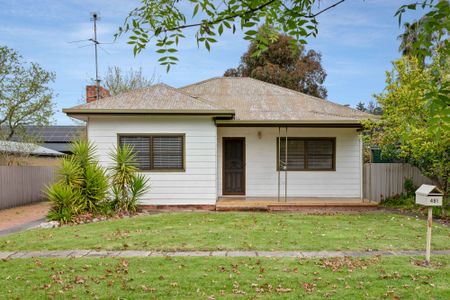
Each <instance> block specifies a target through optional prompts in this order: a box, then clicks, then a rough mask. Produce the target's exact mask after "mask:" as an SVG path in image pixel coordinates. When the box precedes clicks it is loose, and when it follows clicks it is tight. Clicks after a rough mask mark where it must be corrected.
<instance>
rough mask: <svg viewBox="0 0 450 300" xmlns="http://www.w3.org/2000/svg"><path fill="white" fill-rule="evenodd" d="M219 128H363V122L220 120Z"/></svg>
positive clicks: (218, 122) (218, 121)
mask: <svg viewBox="0 0 450 300" xmlns="http://www.w3.org/2000/svg"><path fill="white" fill-rule="evenodd" d="M215 122H216V126H217V127H316V128H317V127H324V128H361V127H362V123H361V120H329V121H328V120H327V121H323V120H294V121H292V120H285V121H283V120H279V121H278V120H260V121H258V120H219V119H216V121H215Z"/></svg>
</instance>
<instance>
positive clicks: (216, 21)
mask: <svg viewBox="0 0 450 300" xmlns="http://www.w3.org/2000/svg"><path fill="white" fill-rule="evenodd" d="M275 1H277V0H271V1H268V2H266V3H263V4H261V5H259V6H257V7H255V8H251V9H248V10H246V11H245V12H243V13H237V14H233V15H230V16H227V17H224V18H220V19H216V20H212V21H209V22H205V23H193V24H187V25H181V26H177V27H172V28H167V29H163V30H161V31H162V32H170V31H175V30H180V29H186V28H190V27H196V26H201V25H213V24H217V23H220V22H222V21H226V20H232V19H235V18H241V17H243V16H245V15H248V14H250V13H254V12H256V11H260V10H262V9H263V8H264V7H266V6H269V5H270V4H272V3H274V2H275ZM343 2H345V0H340V1H338V2H336V3H334V4H332V5H330V6H328V7H326V8H324V9H322V10H321V11H319V12H317V13H315V14H312V15H307V16H305V17H306V18H308V19H312V18H315V17H317V16H318V15H320V14H322V13H324V12H326V11H327V10H330V9H332V8H334V7H336V6H338V5H339V4H341V3H343Z"/></svg>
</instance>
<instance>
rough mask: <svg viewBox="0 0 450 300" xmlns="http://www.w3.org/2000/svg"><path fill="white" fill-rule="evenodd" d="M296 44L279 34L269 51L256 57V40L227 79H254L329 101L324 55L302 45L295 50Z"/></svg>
mask: <svg viewBox="0 0 450 300" xmlns="http://www.w3.org/2000/svg"><path fill="white" fill-rule="evenodd" d="M293 42H295V40H294V39H293V38H291V37H289V36H287V35H284V34H279V35H278V37H277V39H276V41H275V42H273V43H271V44H269V46H268V49H267V51H265V52H263V53H261V54H260V55H259V56H256V55H255V53H257V52H258V45H257V42H256V41H253V42H252V43H251V44H250V46H249V48H248V50H247V52H245V53H244V55H242V57H241V63H240V65H239V66H238V67H237V68H236V69H228V70H227V71H225V74H224V76H232V77H252V78H255V79H259V80H262V81H266V82H270V83H273V84H276V85H280V86H284V87H286V88H290V89H293V90H296V91H299V92H302V93H305V94H309V95H312V96H316V97H320V98H326V97H327V90H326V89H325V87H324V86H323V85H322V84H323V82H324V81H325V78H326V76H327V74H326V73H325V70H324V69H323V68H322V65H321V55H320V54H319V53H317V52H315V51H314V50H309V51H308V52H305V50H304V47H303V46H302V45H300V44H299V43H295V47H292V44H293Z"/></svg>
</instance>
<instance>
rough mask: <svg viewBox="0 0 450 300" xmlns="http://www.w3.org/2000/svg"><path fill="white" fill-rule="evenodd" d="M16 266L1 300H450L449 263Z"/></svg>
mask: <svg viewBox="0 0 450 300" xmlns="http://www.w3.org/2000/svg"><path fill="white" fill-rule="evenodd" d="M419 259H420V258H408V257H382V258H376V257H375V258H366V259H349V258H330V259H322V260H299V259H287V258H285V259H269V258H265V259H258V258H194V257H192V258H133V259H113V258H107V259H99V258H84V259H35V260H32V259H16V260H9V261H3V262H2V261H0V269H1V270H2V272H1V274H0V291H1V295H2V296H1V298H2V299H49V298H50V299H157V298H158V299H174V298H177V299H234V298H241V299H249V298H250V299H254V298H263V299H275V298H276V299H303V298H308V299H323V298H331V299H380V298H388V299H446V298H447V299H448V295H450V283H449V281H448V279H449V278H450V266H449V260H448V257H442V256H441V257H438V256H435V257H433V265H432V266H431V267H428V268H425V267H421V266H417V265H416V264H417V263H418V262H419Z"/></svg>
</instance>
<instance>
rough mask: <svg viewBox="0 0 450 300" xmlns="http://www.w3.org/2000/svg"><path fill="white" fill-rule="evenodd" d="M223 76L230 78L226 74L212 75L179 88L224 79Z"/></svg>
mask: <svg viewBox="0 0 450 300" xmlns="http://www.w3.org/2000/svg"><path fill="white" fill-rule="evenodd" d="M222 78H228V77H226V76H214V77H211V78H208V79H204V80H201V81H198V82H194V83H191V84H188V85H185V86H182V87H179V89H185V88H188V87H191V86H194V85H200V84H203V83H206V82H209V81H213V80H217V79H222ZM234 78H237V77H234Z"/></svg>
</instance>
